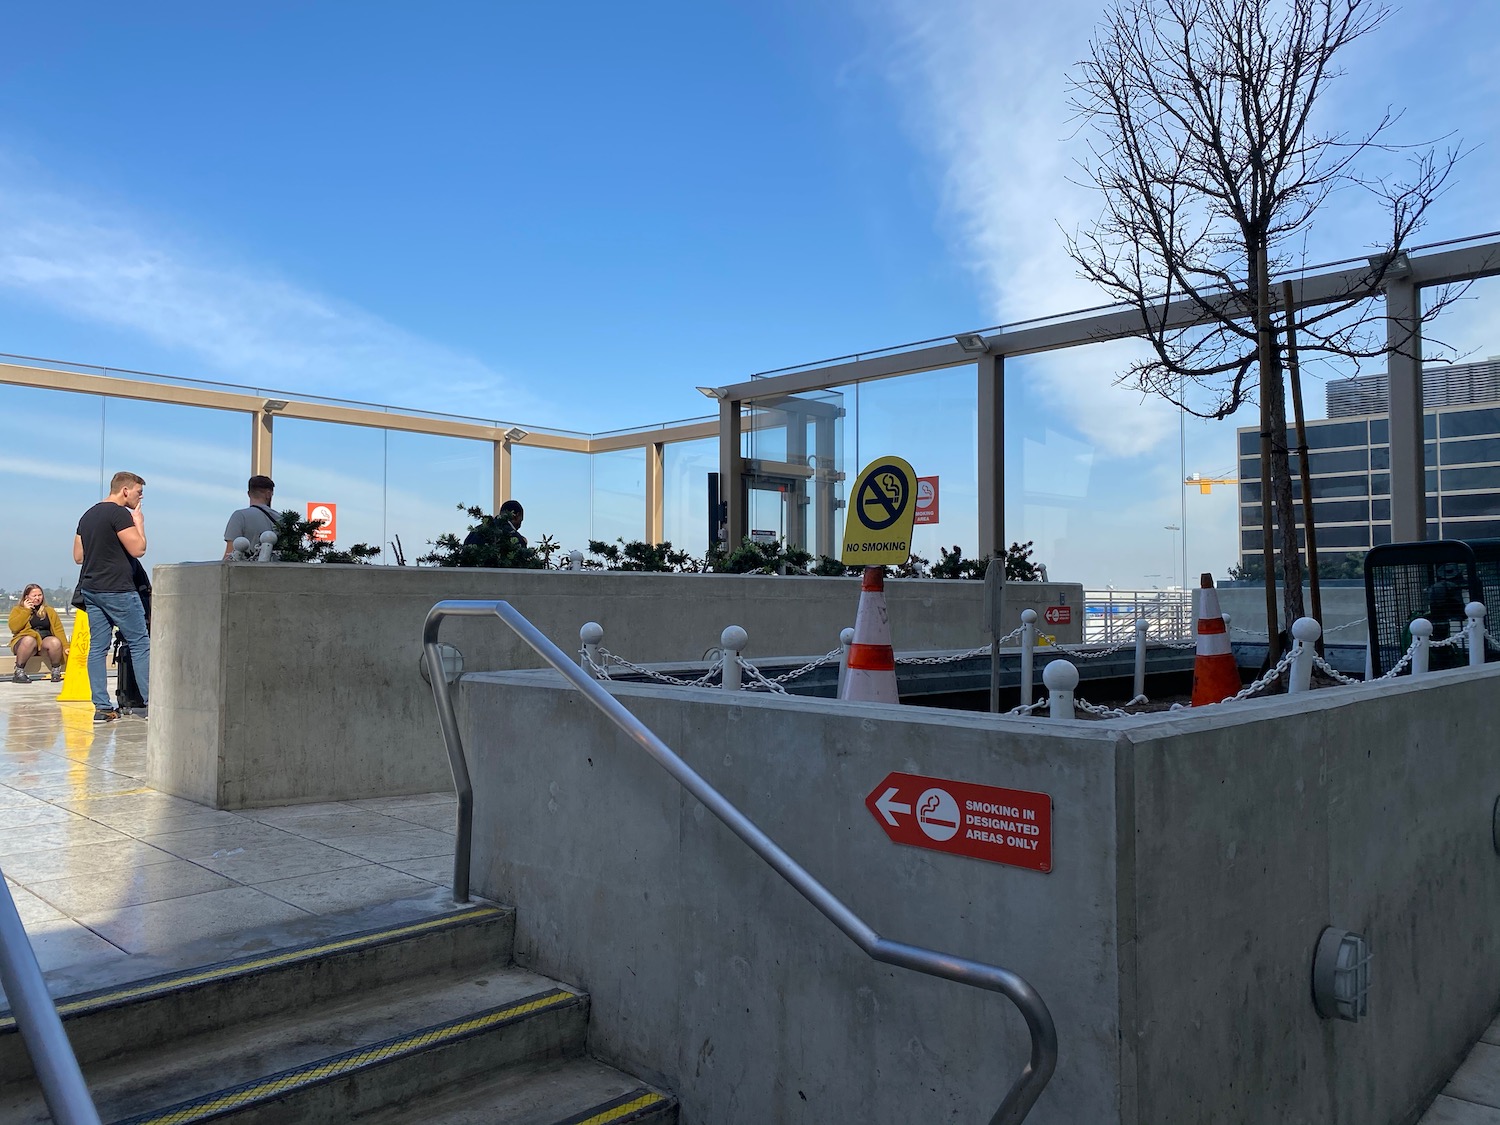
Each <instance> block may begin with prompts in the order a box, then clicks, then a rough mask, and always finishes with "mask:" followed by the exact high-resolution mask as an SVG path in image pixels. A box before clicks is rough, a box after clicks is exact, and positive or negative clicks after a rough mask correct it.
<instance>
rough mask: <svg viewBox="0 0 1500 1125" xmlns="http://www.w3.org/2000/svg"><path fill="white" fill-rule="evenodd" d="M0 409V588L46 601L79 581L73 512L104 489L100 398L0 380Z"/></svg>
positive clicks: (93, 500) (106, 483)
mask: <svg viewBox="0 0 1500 1125" xmlns="http://www.w3.org/2000/svg"><path fill="white" fill-rule="evenodd" d="M0 413H3V414H4V416H5V417H6V418H7V419H8V420H9V427H8V429H9V436H8V439H7V440H6V442H5V445H4V449H3V450H0V472H3V473H4V479H5V486H6V497H5V512H6V524H7V527H6V529H5V535H4V549H3V550H0V589H3V590H7V591H10V592H12V593H15V594H17V595H19V593H20V591H21V589H22V588H23V587H24V586H25V585H26V584H27V583H28V582H36V583H39V584H40V585H41V586H42V587H43V588H44V589H46V590H47V591H49V593H48V601H49V602H51V601H53V600H54V596H53V594H52V593H51V592H50V591H53V590H56V589H64V588H65V589H68V590H71V589H72V588H73V585H74V583H75V582H76V580H77V578H78V564H77V563H75V562H74V561H73V535H74V533H75V532H76V531H77V528H78V517H79V516H81V515H82V514H83V513H84V512H85V511H86V510H87V509H88V508H89V506H90V505H92V504H96V503H98V502H99V501H100V500H102V499H103V498H104V494H105V493H106V492H108V491H109V480H108V478H107V477H104V476H103V472H104V469H103V465H104V436H103V434H104V416H105V402H104V399H102V398H100V397H99V396H98V395H81V394H72V393H69V392H67V391H52V390H43V389H40V388H33V387H17V386H11V385H8V384H3V383H0ZM247 440H248V435H247ZM111 472H113V470H111ZM142 475H143V476H144V475H145V474H142ZM148 544H149V540H148ZM58 608H59V609H61V608H62V607H60V606H59V607H58Z"/></svg>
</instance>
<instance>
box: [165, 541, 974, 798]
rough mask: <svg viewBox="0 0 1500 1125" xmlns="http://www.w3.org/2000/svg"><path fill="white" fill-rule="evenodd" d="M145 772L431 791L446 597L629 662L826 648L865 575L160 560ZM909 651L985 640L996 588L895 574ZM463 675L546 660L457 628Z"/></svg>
mask: <svg viewBox="0 0 1500 1125" xmlns="http://www.w3.org/2000/svg"><path fill="white" fill-rule="evenodd" d="M152 577H153V582H154V584H155V594H154V601H153V603H152V609H153V636H152V669H151V692H152V698H151V710H152V717H151V733H150V739H149V742H148V771H149V778H150V781H151V784H152V785H154V786H155V787H157V788H158V789H162V790H164V791H165V792H169V793H175V794H177V795H179V796H184V797H189V798H191V799H193V800H195V801H200V802H202V803H204V804H209V805H213V806H214V807H217V808H228V809H235V808H248V807H256V806H263V805H281V804H290V803H296V802H306V801H333V800H350V799H356V798H362V797H379V796H393V795H398V794H403V793H426V792H431V791H433V790H437V789H447V788H450V787H451V786H452V778H451V776H450V775H449V772H448V765H447V757H446V755H445V753H444V751H443V747H442V740H441V738H440V736H439V734H438V728H437V718H436V713H435V712H434V709H433V702H432V694H431V689H430V688H429V687H428V686H427V685H426V684H425V683H424V682H423V680H422V678H421V676H420V674H419V672H418V659H419V657H420V654H421V639H422V624H423V622H424V621H425V619H426V617H427V613H428V611H429V610H430V609H431V608H432V606H433V604H434V603H436V602H438V601H442V600H444V599H447V598H503V599H506V600H508V601H510V602H511V603H512V604H514V605H515V606H516V607H517V608H518V609H520V610H521V611H522V612H523V613H525V614H526V615H527V617H529V618H530V619H531V620H532V621H533V622H534V623H535V624H536V625H537V627H538V628H540V629H541V630H542V631H543V632H544V633H546V634H547V635H548V636H549V637H551V638H552V640H553V641H554V642H555V643H556V644H557V645H558V646H559V647H561V648H562V649H563V650H564V651H565V652H570V653H571V652H576V651H577V649H578V629H579V627H580V626H581V625H582V624H583V623H584V622H586V621H590V620H593V621H598V622H599V623H600V624H602V625H603V626H604V630H605V637H604V643H605V645H606V647H608V648H610V649H611V650H613V651H615V652H617V653H619V654H620V655H621V656H624V657H626V658H628V659H630V660H634V661H637V662H655V661H664V660H698V659H700V658H701V657H702V656H703V654H704V652H705V651H706V650H708V649H710V648H713V647H716V646H717V645H718V643H719V634H720V632H722V630H723V629H724V627H725V626H726V625H730V624H736V625H741V626H743V627H744V628H745V629H746V631H747V632H748V633H749V635H750V647H749V649H748V650H747V655H749V656H752V657H754V656H771V655H797V656H801V655H808V656H813V655H819V654H822V653H824V652H827V651H829V650H830V649H832V648H835V647H837V645H838V635H839V631H840V630H841V629H843V628H845V627H847V626H849V625H852V624H853V622H854V615H855V611H856V609H857V607H858V603H859V579H858V578H781V577H774V576H772V577H763V576H759V575H712V574H710V575H671V574H635V573H626V572H597V571H596V572H584V573H581V574H573V573H566V572H562V571H522V570H454V569H433V568H426V567H422V568H418V567H373V566H368V567H367V566H322V565H311V564H274V565H260V564H252V563H183V564H177V565H169V566H159V567H156V568H155V570H154V571H153V576H152ZM886 600H887V604H888V605H889V607H890V617H891V627H892V630H893V632H894V635H895V638H896V644H897V645H898V647H900V648H903V649H918V650H921V649H966V648H973V647H977V646H979V645H982V644H984V643H986V642H987V640H988V638H987V637H986V636H985V634H984V632H983V617H982V614H983V602H984V584H983V583H982V582H963V581H945V580H933V579H927V580H906V581H898V580H892V581H889V582H887V584H886ZM443 639H444V640H445V641H448V642H450V643H452V644H455V645H457V646H458V647H459V648H460V649H461V650H462V651H463V653H464V657H465V661H466V667H467V669H468V670H469V671H471V672H473V671H481V670H485V669H503V668H529V667H536V666H537V665H538V664H539V663H540V661H539V660H538V659H537V657H536V656H535V654H534V653H533V652H532V651H531V650H530V649H529V648H527V647H526V646H525V645H524V644H523V643H522V642H521V641H520V640H519V639H518V638H516V637H515V635H514V634H513V633H511V631H510V630H509V629H507V628H506V627H505V626H503V625H502V624H500V623H499V622H498V621H477V620H469V621H453V622H449V623H448V624H446V625H445V626H444V629H443Z"/></svg>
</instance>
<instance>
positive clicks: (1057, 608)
mask: <svg viewBox="0 0 1500 1125" xmlns="http://www.w3.org/2000/svg"><path fill="white" fill-rule="evenodd" d="M1042 617H1043V619H1044V620H1045V621H1046V622H1047V624H1048V625H1071V624H1073V607H1072V606H1070V605H1049V606H1048V607H1047V609H1046V611H1045V612H1043V614H1042Z"/></svg>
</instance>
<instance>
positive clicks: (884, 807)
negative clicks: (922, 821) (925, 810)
mask: <svg viewBox="0 0 1500 1125" xmlns="http://www.w3.org/2000/svg"><path fill="white" fill-rule="evenodd" d="M899 792H901V790H899V789H897V788H896V787H895V786H894V785H893V786H891V788H889V789H887V790H886V791H885V792H884V793H882V794H881V795H880V799H879V800H878V801H876V802H875V807H876V808H877V809H879V810H880V815H881V816H883V817H885V822H886V823H887V824H889V825H890V826H891V827H892V828H895V827H896V818H895V817H894V816H892V815H891V814H892V813H898V812H904V813H906V815H907V816H910V815H911V806H910V805H903V804H900V803H899V802H896V801H893V800H891V798H892V797H894V796H895V795H896V794H897V793H899Z"/></svg>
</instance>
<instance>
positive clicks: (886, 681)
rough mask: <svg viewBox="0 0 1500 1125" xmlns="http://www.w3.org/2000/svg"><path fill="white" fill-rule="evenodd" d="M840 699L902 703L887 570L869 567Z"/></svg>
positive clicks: (860, 596)
mask: <svg viewBox="0 0 1500 1125" xmlns="http://www.w3.org/2000/svg"><path fill="white" fill-rule="evenodd" d="M839 698H840V699H848V700H852V701H854V702H858V703H900V702H901V700H900V697H899V696H898V695H897V694H896V651H895V649H893V648H892V647H891V619H890V615H889V614H888V613H887V612H886V608H885V568H884V567H882V566H867V567H865V574H864V579H863V580H862V581H861V582H860V586H859V613H858V614H856V615H855V618H854V643H853V644H851V645H850V646H849V671H848V672H847V674H846V675H845V676H844V686H843V687H842V688H841V689H840V690H839Z"/></svg>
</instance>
